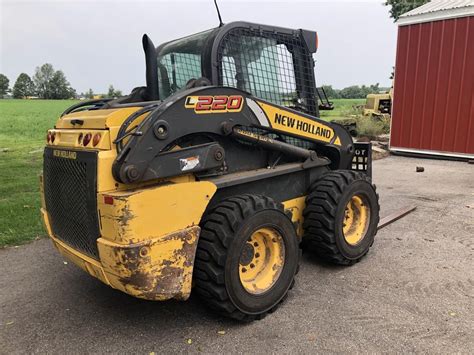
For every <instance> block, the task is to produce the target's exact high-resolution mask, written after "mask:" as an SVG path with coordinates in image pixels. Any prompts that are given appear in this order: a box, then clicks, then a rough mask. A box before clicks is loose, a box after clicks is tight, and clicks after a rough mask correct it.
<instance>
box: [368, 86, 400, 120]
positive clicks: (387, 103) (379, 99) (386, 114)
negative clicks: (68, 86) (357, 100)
mask: <svg viewBox="0 0 474 355" xmlns="http://www.w3.org/2000/svg"><path fill="white" fill-rule="evenodd" d="M392 97H393V88H391V89H390V90H389V92H388V93H381V94H369V95H367V99H366V103H365V106H364V110H363V114H364V116H372V117H381V118H390V117H391V114H392Z"/></svg>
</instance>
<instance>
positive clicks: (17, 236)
mask: <svg viewBox="0 0 474 355" xmlns="http://www.w3.org/2000/svg"><path fill="white" fill-rule="evenodd" d="M74 102H75V101H69V100H64V101H46V100H35V101H33V100H0V211H1V213H0V247H1V246H5V245H17V244H21V243H25V242H27V241H29V240H32V239H35V238H37V237H41V236H43V235H44V231H43V226H42V223H41V219H40V212H39V207H40V198H39V175H40V173H41V162H42V147H43V145H44V143H45V136H46V131H47V129H48V128H51V127H52V126H53V125H54V123H55V121H56V119H57V118H58V117H59V115H60V114H61V113H62V111H64V109H66V108H67V107H68V106H71V105H72V104H73V103H74Z"/></svg>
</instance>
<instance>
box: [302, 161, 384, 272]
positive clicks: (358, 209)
mask: <svg viewBox="0 0 474 355" xmlns="http://www.w3.org/2000/svg"><path fill="white" fill-rule="evenodd" d="M379 209H380V207H379V202H378V195H377V193H376V192H375V186H374V185H372V183H371V180H370V178H369V177H368V176H366V175H365V174H362V173H358V172H354V171H349V170H336V171H333V172H330V173H327V174H325V175H323V177H322V178H321V179H320V180H317V181H316V182H315V183H314V184H313V185H312V186H311V188H310V192H309V194H308V196H307V198H306V208H305V210H304V212H303V216H304V223H303V228H304V230H305V235H304V237H303V246H304V248H305V249H307V250H310V251H312V252H314V253H315V254H316V255H317V256H319V257H321V258H323V259H325V260H327V261H329V262H332V263H335V264H339V265H352V264H354V263H356V262H358V261H359V260H360V259H361V258H362V257H364V256H365V255H366V254H367V252H368V251H369V248H370V247H371V246H372V244H373V243H374V238H375V235H376V233H377V225H378V223H379Z"/></svg>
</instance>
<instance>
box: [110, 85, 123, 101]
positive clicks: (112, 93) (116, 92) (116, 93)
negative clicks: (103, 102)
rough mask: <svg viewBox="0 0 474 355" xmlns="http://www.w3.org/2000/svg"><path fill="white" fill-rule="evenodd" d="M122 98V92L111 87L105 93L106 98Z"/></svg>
mask: <svg viewBox="0 0 474 355" xmlns="http://www.w3.org/2000/svg"><path fill="white" fill-rule="evenodd" d="M120 96H122V91H120V90H115V89H114V86H113V85H110V86H109V91H108V92H107V97H110V98H115V97H120Z"/></svg>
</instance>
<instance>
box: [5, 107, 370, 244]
mask: <svg viewBox="0 0 474 355" xmlns="http://www.w3.org/2000/svg"><path fill="white" fill-rule="evenodd" d="M76 102H77V101H73V100H0V247H3V246H7V245H18V244H22V243H25V242H27V241H30V240H33V239H35V238H38V237H43V236H45V232H44V230H43V226H42V222H41V218H40V211H39V208H40V195H39V175H40V174H41V169H42V159H43V158H42V157H43V146H44V144H45V138H46V132H47V130H48V128H52V127H53V126H54V123H55V122H56V120H57V119H58V117H59V115H60V114H61V113H62V112H63V111H64V110H65V109H66V108H67V107H69V106H71V105H73V104H74V103H76ZM362 103H364V100H349V99H347V100H346V99H341V100H334V105H335V109H334V110H333V111H322V112H321V117H322V118H324V119H327V120H331V119H334V118H337V117H344V116H348V115H350V114H351V113H352V112H353V111H352V107H353V106H354V105H359V104H362Z"/></svg>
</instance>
